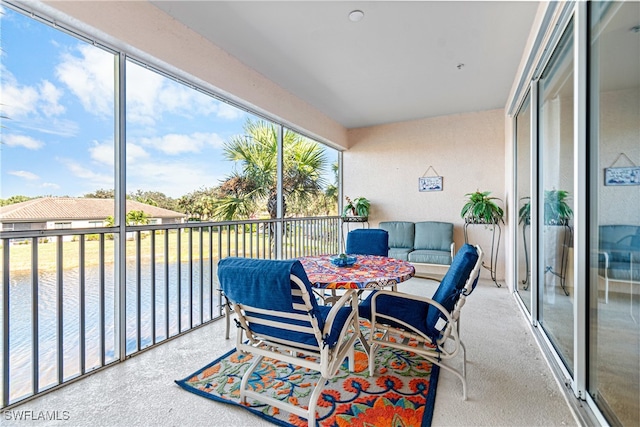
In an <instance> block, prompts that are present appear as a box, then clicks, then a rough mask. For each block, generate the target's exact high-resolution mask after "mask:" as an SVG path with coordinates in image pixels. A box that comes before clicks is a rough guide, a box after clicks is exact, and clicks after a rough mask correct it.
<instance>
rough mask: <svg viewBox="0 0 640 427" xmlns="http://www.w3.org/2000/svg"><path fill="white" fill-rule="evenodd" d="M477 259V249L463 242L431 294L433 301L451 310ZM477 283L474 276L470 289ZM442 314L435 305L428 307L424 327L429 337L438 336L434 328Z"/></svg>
mask: <svg viewBox="0 0 640 427" xmlns="http://www.w3.org/2000/svg"><path fill="white" fill-rule="evenodd" d="M477 261H478V251H476V248H474V247H473V246H471V245H469V244H465V245H464V246H462V247H461V248H460V250H459V251H458V253H457V254H456V256H455V257H453V261H452V262H451V267H449V270H448V271H447V273H446V274H445V275H444V277H443V278H442V281H441V282H440V286H438V289H437V290H436V293H435V294H433V297H432V298H431V299H433V300H434V301H436V302H438V303H440V304H442V306H443V307H444V308H445V309H446V310H447V311H448V312H451V310H453V307H454V305H455V304H456V302H457V301H458V298H459V297H460V294H461V293H462V292H463V288H464V285H465V283H466V282H467V279H468V278H469V275H470V274H471V271H472V270H473V267H474V266H475V265H476V262H477ZM477 283H478V278H476V280H475V282H474V283H473V286H472V290H473V288H475V286H476V284H477ZM440 317H443V318H444V316H442V313H441V312H440V310H438V309H437V308H436V307H429V310H428V313H427V317H426V328H427V335H428V336H430V337H439V336H440V331H439V330H437V329H436V324H437V323H438V320H439V319H440ZM444 320H446V319H444Z"/></svg>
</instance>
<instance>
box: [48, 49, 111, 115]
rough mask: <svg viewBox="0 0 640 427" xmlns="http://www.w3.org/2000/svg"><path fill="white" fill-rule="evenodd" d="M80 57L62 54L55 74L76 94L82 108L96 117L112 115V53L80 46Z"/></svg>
mask: <svg viewBox="0 0 640 427" xmlns="http://www.w3.org/2000/svg"><path fill="white" fill-rule="evenodd" d="M77 51H78V53H79V54H80V56H79V57H78V56H74V55H72V54H71V53H64V54H62V62H61V63H60V64H58V66H57V67H56V69H55V73H56V77H57V78H58V79H59V80H60V81H61V82H62V83H64V84H65V85H66V86H67V87H68V88H69V90H70V91H71V92H72V93H73V94H74V95H75V96H77V97H78V99H79V100H80V102H81V103H82V106H83V107H84V109H85V110H86V111H88V112H90V113H93V114H95V115H98V116H111V115H113V107H114V104H113V102H114V101H113V91H114V84H113V82H114V77H113V76H114V74H113V72H114V66H113V64H114V59H113V54H110V53H108V52H105V51H103V50H101V49H96V48H95V47H93V46H91V45H79V46H78V48H77Z"/></svg>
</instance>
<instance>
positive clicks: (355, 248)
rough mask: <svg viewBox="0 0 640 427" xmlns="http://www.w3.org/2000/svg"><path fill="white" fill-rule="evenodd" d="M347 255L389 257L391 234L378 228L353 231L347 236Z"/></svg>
mask: <svg viewBox="0 0 640 427" xmlns="http://www.w3.org/2000/svg"><path fill="white" fill-rule="evenodd" d="M347 253H348V254H360V255H379V256H387V255H388V254H389V233H387V232H386V231H385V230H381V229H378V228H370V229H365V228H361V229H356V230H352V231H350V232H349V234H347Z"/></svg>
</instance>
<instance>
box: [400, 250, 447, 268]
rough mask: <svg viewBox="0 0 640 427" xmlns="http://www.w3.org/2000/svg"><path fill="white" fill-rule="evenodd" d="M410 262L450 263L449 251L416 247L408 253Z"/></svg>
mask: <svg viewBox="0 0 640 427" xmlns="http://www.w3.org/2000/svg"><path fill="white" fill-rule="evenodd" d="M409 261H410V262H420V263H425V264H442V265H449V264H451V251H450V250H448V251H434V250H430V249H417V250H415V251H413V252H411V253H409Z"/></svg>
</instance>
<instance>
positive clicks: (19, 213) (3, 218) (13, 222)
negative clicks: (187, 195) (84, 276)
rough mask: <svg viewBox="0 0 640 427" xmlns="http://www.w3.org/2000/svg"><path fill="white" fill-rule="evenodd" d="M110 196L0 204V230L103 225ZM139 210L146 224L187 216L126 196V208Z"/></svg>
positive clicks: (179, 220)
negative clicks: (146, 218)
mask: <svg viewBox="0 0 640 427" xmlns="http://www.w3.org/2000/svg"><path fill="white" fill-rule="evenodd" d="M114 209H115V202H114V200H113V199H88V198H75V197H42V198H38V199H32V200H28V201H26V202H21V203H15V204H13V205H8V206H2V207H0V229H1V230H2V231H26V230H52V229H64V228H91V227H103V226H105V220H106V218H107V217H108V216H114ZM129 211H143V212H144V213H145V214H147V215H148V216H149V223H150V224H176V223H182V222H184V219H185V218H186V217H187V216H186V215H185V214H183V213H181V212H175V211H171V210H169V209H163V208H159V207H157V206H151V205H147V204H145V203H140V202H136V201H133V200H127V212H129Z"/></svg>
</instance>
